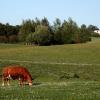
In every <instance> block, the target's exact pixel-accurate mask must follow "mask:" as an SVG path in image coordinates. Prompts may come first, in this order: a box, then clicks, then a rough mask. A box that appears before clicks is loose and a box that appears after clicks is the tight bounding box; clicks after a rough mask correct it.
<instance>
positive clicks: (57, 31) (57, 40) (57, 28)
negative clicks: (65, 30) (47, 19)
mask: <svg viewBox="0 0 100 100" xmlns="http://www.w3.org/2000/svg"><path fill="white" fill-rule="evenodd" d="M53 32H54V34H53V39H54V41H53V42H54V44H62V24H61V20H60V19H59V18H57V19H56V20H55V22H54V27H53Z"/></svg>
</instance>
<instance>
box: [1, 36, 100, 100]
mask: <svg viewBox="0 0 100 100" xmlns="http://www.w3.org/2000/svg"><path fill="white" fill-rule="evenodd" d="M14 64H15V65H23V66H25V67H26V68H27V69H28V70H29V71H30V73H31V75H32V77H33V79H34V80H33V86H32V87H29V86H27V85H25V86H23V87H20V86H19V85H18V82H17V81H11V86H5V87H2V86H1V84H2V82H1V80H0V100H100V39H99V38H93V41H92V42H88V43H84V44H67V45H55V46H26V45H23V44H0V74H1V71H2V68H3V67H4V66H6V65H14Z"/></svg>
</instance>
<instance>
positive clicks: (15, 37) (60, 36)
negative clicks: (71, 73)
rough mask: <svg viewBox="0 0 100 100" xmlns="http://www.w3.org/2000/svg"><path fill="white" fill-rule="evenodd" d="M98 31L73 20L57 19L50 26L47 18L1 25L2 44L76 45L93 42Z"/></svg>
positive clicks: (91, 26) (0, 37)
mask: <svg viewBox="0 0 100 100" xmlns="http://www.w3.org/2000/svg"><path fill="white" fill-rule="evenodd" d="M94 30H98V28H97V27H96V26H94V25H89V26H88V27H87V26H86V25H85V24H82V25H81V27H79V26H78V25H77V23H76V22H75V21H73V20H72V19H71V18H69V19H68V20H64V21H63V22H61V20H60V19H59V18H56V20H55V21H54V23H53V25H50V23H49V21H48V19H47V18H45V17H44V18H43V19H41V20H40V19H38V18H36V19H35V20H30V19H29V20H23V22H22V25H16V26H12V25H9V24H8V23H7V24H2V23H0V42H4V43H18V42H23V43H26V44H27V45H28V44H34V45H56V44H74V43H85V42H88V41H91V37H92V36H99V35H97V34H95V33H94V32H93V31H94Z"/></svg>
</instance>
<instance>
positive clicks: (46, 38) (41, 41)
mask: <svg viewBox="0 0 100 100" xmlns="http://www.w3.org/2000/svg"><path fill="white" fill-rule="evenodd" d="M50 41H51V34H50V31H49V29H48V27H47V26H43V25H39V26H37V27H36V30H35V32H34V34H33V42H35V44H37V45H49V44H50Z"/></svg>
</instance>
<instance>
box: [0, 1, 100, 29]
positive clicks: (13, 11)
mask: <svg viewBox="0 0 100 100" xmlns="http://www.w3.org/2000/svg"><path fill="white" fill-rule="evenodd" d="M36 17H38V18H39V19H42V18H44V17H47V18H48V20H49V22H50V23H51V24H52V23H53V22H54V21H55V19H56V18H59V19H61V21H62V22H63V20H64V19H65V20H68V18H69V17H71V18H72V19H73V20H74V21H75V22H77V24H78V25H81V24H86V25H90V24H92V25H96V26H97V27H99V28H100V0H0V22H1V23H10V24H11V25H20V24H21V23H22V20H26V19H35V18H36Z"/></svg>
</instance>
